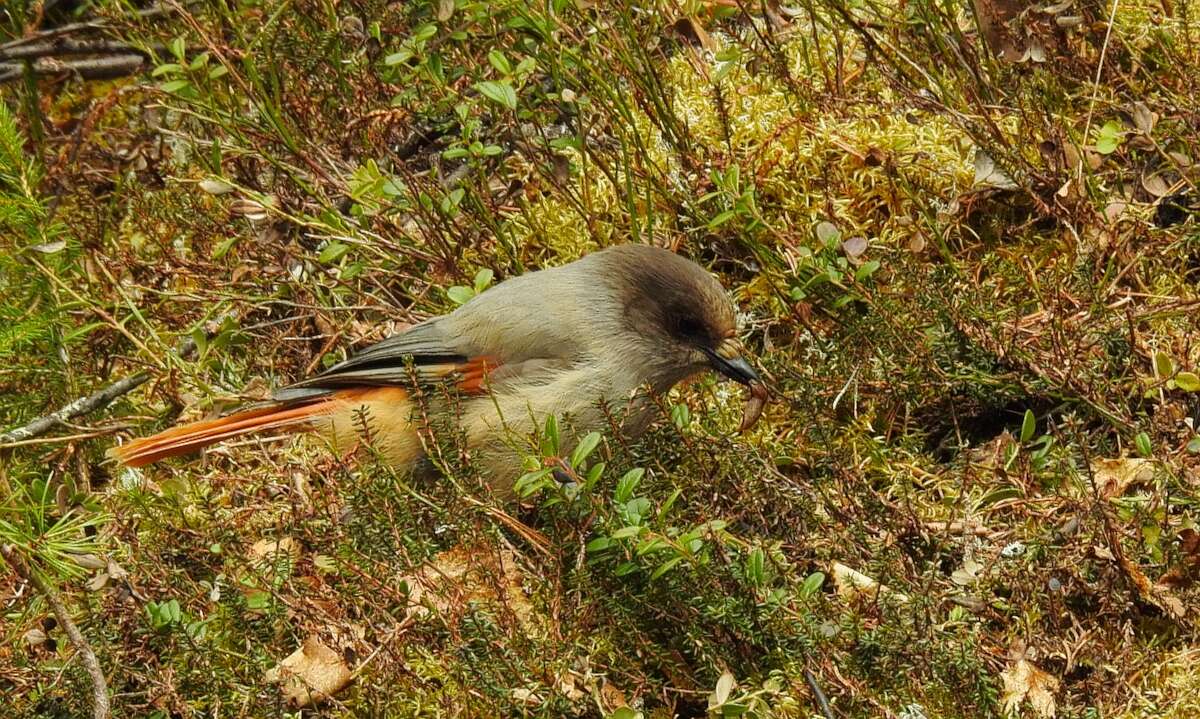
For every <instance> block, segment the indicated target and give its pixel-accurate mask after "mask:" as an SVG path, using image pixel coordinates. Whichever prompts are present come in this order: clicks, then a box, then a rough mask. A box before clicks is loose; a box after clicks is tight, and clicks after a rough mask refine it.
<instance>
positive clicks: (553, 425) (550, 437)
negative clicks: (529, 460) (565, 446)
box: [542, 415, 562, 457]
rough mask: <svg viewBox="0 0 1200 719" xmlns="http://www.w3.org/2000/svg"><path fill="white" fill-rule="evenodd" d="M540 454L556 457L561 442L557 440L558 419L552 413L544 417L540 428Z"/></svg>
mask: <svg viewBox="0 0 1200 719" xmlns="http://www.w3.org/2000/svg"><path fill="white" fill-rule="evenodd" d="M542 439H543V440H545V441H544V442H542V455H543V456H546V457H557V456H558V448H559V447H561V446H562V444H560V443H559V441H558V420H557V419H556V418H555V417H554V415H550V416H549V417H546V424H545V426H544V427H543V429H542Z"/></svg>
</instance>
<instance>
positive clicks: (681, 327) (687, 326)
mask: <svg viewBox="0 0 1200 719" xmlns="http://www.w3.org/2000/svg"><path fill="white" fill-rule="evenodd" d="M676 329H677V330H678V332H679V335H680V336H681V337H689V338H691V337H699V336H701V335H702V334H704V325H702V324H700V321H699V320H697V319H696V318H695V317H689V316H687V315H684V316H683V317H680V318H679V322H678V324H677V325H676Z"/></svg>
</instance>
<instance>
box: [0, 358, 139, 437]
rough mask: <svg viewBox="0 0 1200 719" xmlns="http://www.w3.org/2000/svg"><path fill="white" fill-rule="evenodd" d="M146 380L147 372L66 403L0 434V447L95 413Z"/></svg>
mask: <svg viewBox="0 0 1200 719" xmlns="http://www.w3.org/2000/svg"><path fill="white" fill-rule="evenodd" d="M148 379H150V373H149V372H139V373H137V374H135V375H133V376H131V377H126V378H124V379H120V380H117V381H116V382H113V383H112V384H110V385H109V386H107V387H105V388H104V389H102V390H99V391H98V392H94V393H92V394H90V395H88V396H86V397H80V398H79V399H77V400H75V401H73V402H68V403H67V404H66V405H64V406H63V407H62V408H61V409H58V410H56V411H54V412H51V413H50V414H48V415H45V416H43V417H38V418H37V419H35V420H33V421H32V422H30V423H28V424H26V425H24V426H21V427H17V428H16V429H12V430H9V431H8V432H5V433H4V434H0V445H9V444H14V443H16V442H23V441H25V440H27V439H31V438H33V437H37V436H39V435H43V434H45V433H46V432H49V431H50V430H52V429H54V428H55V427H57V426H59V425H60V424H62V423H63V422H64V421H66V420H68V419H72V418H74V417H78V416H80V415H84V414H88V413H89V412H95V411H96V410H98V409H101V408H103V407H106V406H108V404H109V403H110V402H112V401H113V400H115V399H117V398H118V397H120V396H122V395H125V394H128V393H130V392H132V391H133V390H135V389H137V388H138V387H140V386H141V385H143V384H145V382H146V380H148Z"/></svg>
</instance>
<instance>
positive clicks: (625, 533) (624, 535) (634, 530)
mask: <svg viewBox="0 0 1200 719" xmlns="http://www.w3.org/2000/svg"><path fill="white" fill-rule="evenodd" d="M643 529H644V527H641V526H639V525H636V524H631V525H629V526H628V527H621V528H620V529H618V530H617V531H615V532H613V533H612V539H629V538H630V537H636V536H637V535H639V534H641V533H642V530H643Z"/></svg>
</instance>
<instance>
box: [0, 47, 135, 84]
mask: <svg viewBox="0 0 1200 719" xmlns="http://www.w3.org/2000/svg"><path fill="white" fill-rule="evenodd" d="M146 66H147V64H146V57H145V56H144V55H129V54H126V55H113V56H111V57H95V58H88V59H86V60H67V61H60V60H56V59H54V58H41V59H39V60H37V61H35V62H34V63H32V64H31V65H30V66H29V67H30V70H31V71H32V72H33V74H34V75H38V76H41V75H58V74H61V73H71V74H76V75H79V76H80V77H82V78H83V79H85V80H106V79H109V78H114V77H122V76H124V75H132V74H133V73H135V72H138V71H140V70H141V69H142V68H143V67H146ZM23 72H24V70H23V69H22V66H21V64H19V63H4V64H0V83H4V82H12V81H13V80H16V79H18V78H20V77H21V75H22V73H23Z"/></svg>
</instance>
